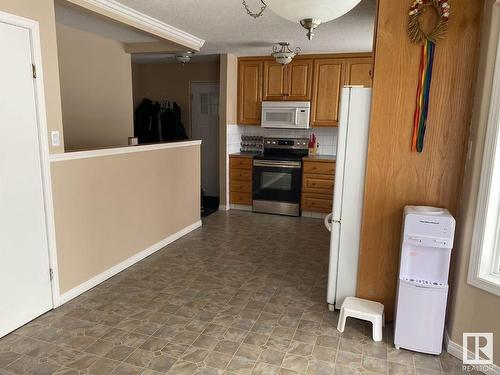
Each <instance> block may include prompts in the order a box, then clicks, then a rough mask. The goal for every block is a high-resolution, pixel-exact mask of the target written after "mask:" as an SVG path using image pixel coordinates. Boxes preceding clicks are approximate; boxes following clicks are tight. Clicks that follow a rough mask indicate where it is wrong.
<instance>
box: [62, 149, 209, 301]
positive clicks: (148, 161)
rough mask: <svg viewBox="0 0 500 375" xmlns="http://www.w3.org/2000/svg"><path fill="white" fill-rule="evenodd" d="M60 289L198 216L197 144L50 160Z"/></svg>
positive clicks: (166, 234)
mask: <svg viewBox="0 0 500 375" xmlns="http://www.w3.org/2000/svg"><path fill="white" fill-rule="evenodd" d="M52 187H53V195H54V213H55V223H56V239H57V261H58V266H59V285H60V290H61V293H65V292H67V291H68V290H70V289H72V288H74V287H76V286H78V285H80V284H81V283H83V282H85V281H87V280H89V279H91V278H92V277H94V276H96V275H98V274H100V273H102V272H104V271H106V270H108V269H109V268H111V267H113V266H115V265H117V264H118V263H120V262H122V261H124V260H126V259H127V258H129V257H131V256H133V255H135V254H137V253H139V252H140V251H142V250H145V249H146V248H148V247H149V246H152V245H154V244H156V243H157V242H159V241H161V240H163V239H165V238H166V237H168V236H170V235H172V234H174V233H176V232H178V231H179V230H181V229H183V228H185V227H187V226H189V225H191V224H194V223H196V222H198V221H199V220H200V146H199V145H197V146H186V147H180V148H172V149H161V150H153V151H145V152H136V153H130V154H121V155H112V156H103V157H94V158H87V159H77V160H67V161H58V162H53V163H52Z"/></svg>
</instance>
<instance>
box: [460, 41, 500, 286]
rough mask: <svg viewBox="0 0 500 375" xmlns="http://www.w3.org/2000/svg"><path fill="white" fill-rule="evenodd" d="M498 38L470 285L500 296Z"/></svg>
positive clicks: (499, 72)
mask: <svg viewBox="0 0 500 375" xmlns="http://www.w3.org/2000/svg"><path fill="white" fill-rule="evenodd" d="M499 121H500V39H499V40H498V44H497V51H496V62H495V71H494V77H493V85H492V91H491V98H490V103H489V114H488V120H487V124H486V136H485V142H484V151H483V158H482V165H481V177H480V182H479V194H478V198H477V207H476V213H475V219H474V229H473V235H472V243H471V255H470V261H469V272H468V276H467V281H468V283H469V284H471V285H473V286H475V287H478V288H480V289H483V290H485V291H487V292H490V293H493V294H496V295H498V296H500V273H499V270H498V267H499V264H498V251H499V248H500V238H499V234H500V231H499V224H500V194H499V192H500V168H499V167H500V126H499Z"/></svg>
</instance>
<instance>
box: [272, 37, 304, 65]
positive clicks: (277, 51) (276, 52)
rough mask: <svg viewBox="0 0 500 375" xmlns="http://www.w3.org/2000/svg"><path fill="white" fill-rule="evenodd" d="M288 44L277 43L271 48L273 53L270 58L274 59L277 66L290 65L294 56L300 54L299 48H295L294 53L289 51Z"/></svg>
mask: <svg viewBox="0 0 500 375" xmlns="http://www.w3.org/2000/svg"><path fill="white" fill-rule="evenodd" d="M289 46H290V43H288V42H279V43H278V44H276V45H274V46H273V53H271V56H272V57H274V59H275V60H276V62H277V63H278V64H283V65H286V64H290V63H291V62H292V60H293V58H294V57H295V56H297V54H298V53H300V48H299V47H297V48H295V51H292V50H291V49H290V47H289Z"/></svg>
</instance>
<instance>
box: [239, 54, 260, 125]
mask: <svg viewBox="0 0 500 375" xmlns="http://www.w3.org/2000/svg"><path fill="white" fill-rule="evenodd" d="M262 65H263V64H262V62H261V61H240V62H239V66H238V124H241V125H260V116H261V106H262Z"/></svg>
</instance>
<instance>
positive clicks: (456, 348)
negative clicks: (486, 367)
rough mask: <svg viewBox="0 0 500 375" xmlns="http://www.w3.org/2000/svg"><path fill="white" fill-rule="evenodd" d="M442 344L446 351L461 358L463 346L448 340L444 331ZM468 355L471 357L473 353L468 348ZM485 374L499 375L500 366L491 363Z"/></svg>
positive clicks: (448, 337)
mask: <svg viewBox="0 0 500 375" xmlns="http://www.w3.org/2000/svg"><path fill="white" fill-rule="evenodd" d="M444 345H445V347H446V351H447V352H448V353H449V354H450V355H452V356H453V357H455V358H458V359H459V360H460V361H462V360H463V347H462V345H459V344H457V343H456V342H453V341H451V340H450V336H448V332H447V331H445V333H444ZM468 352H469V353H468V354H469V357H473V356H474V353H472V352H471V351H470V350H469V351H468ZM485 374H488V375H490V374H495V375H500V367H499V366H497V365H491V370H490V371H488V372H486V373H485Z"/></svg>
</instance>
